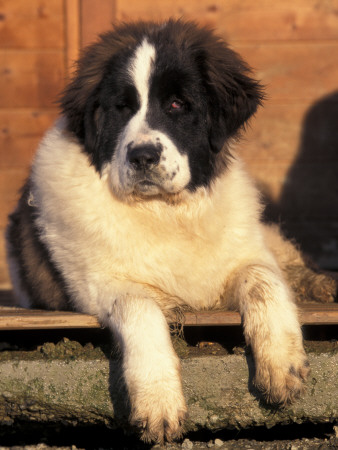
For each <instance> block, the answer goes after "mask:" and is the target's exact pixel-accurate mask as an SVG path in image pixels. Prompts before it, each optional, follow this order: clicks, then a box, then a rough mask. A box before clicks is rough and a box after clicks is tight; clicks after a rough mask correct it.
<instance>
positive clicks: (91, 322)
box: [0, 303, 338, 330]
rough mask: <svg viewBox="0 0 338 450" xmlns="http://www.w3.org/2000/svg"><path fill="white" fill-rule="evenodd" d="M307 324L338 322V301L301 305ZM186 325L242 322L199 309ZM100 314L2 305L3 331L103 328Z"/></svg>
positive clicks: (229, 314) (229, 315) (235, 316)
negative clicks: (99, 317)
mask: <svg viewBox="0 0 338 450" xmlns="http://www.w3.org/2000/svg"><path fill="white" fill-rule="evenodd" d="M299 310H300V321H301V323H302V324H303V325H334V324H338V303H330V304H313V303H311V304H310V303H308V304H303V305H300V307H299ZM184 318H185V320H184V325H185V326H234V325H240V324H241V317H240V315H239V313H237V312H233V311H198V312H194V313H191V312H187V313H185V315H184ZM100 327H101V325H100V324H99V322H98V321H97V319H96V317H94V316H90V315H88V314H80V313H76V312H63V311H44V310H31V309H24V308H13V307H7V306H3V307H0V330H41V329H60V328H61V329H62V328H68V329H69V328H100Z"/></svg>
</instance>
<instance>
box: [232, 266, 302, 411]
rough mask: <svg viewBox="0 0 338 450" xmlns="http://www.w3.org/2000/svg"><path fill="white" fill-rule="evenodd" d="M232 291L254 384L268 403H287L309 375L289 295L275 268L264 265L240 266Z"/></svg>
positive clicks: (296, 319)
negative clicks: (250, 358)
mask: <svg viewBox="0 0 338 450" xmlns="http://www.w3.org/2000/svg"><path fill="white" fill-rule="evenodd" d="M233 287H234V291H233V294H234V295H235V297H236V301H237V302H238V307H239V310H240V313H241V315H242V319H243V325H244V334H245V339H246V342H247V344H248V345H250V346H251V349H252V351H253V355H254V359H255V378H254V384H255V385H256V387H257V388H258V389H259V390H260V391H262V392H263V393H264V395H265V398H266V400H267V401H268V402H269V403H277V404H283V405H284V404H287V403H289V402H291V401H293V400H294V399H295V398H297V397H298V396H299V395H300V393H301V392H302V390H303V385H304V383H303V382H304V380H305V379H306V377H307V375H308V373H309V368H308V363H307V359H306V355H305V352H304V348H303V342H302V333H301V329H300V325H299V322H298V317H297V309H296V305H295V304H294V302H293V299H292V294H291V292H290V290H289V289H288V287H287V286H286V284H285V282H284V280H283V278H282V276H281V274H280V273H279V271H278V269H277V268H271V267H268V266H265V265H264V264H262V265H260V264H253V265H249V266H246V267H244V268H242V269H241V270H240V271H238V272H237V274H236V276H235V279H234V285H233Z"/></svg>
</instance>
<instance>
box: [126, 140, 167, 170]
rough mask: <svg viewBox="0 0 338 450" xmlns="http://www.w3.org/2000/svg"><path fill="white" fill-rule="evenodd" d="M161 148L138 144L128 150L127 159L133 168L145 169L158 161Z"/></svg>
mask: <svg viewBox="0 0 338 450" xmlns="http://www.w3.org/2000/svg"><path fill="white" fill-rule="evenodd" d="M160 156H161V149H160V148H158V147H155V146H154V145H150V144H149V145H138V146H137V147H134V148H131V149H129V150H128V153H127V159H128V161H129V163H130V164H131V165H132V166H133V167H134V169H135V170H147V169H151V168H152V167H154V166H156V165H157V164H158V163H159V161H160Z"/></svg>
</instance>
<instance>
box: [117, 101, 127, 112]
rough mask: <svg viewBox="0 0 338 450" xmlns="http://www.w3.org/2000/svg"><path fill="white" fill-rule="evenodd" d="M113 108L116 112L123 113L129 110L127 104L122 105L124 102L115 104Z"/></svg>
mask: <svg viewBox="0 0 338 450" xmlns="http://www.w3.org/2000/svg"><path fill="white" fill-rule="evenodd" d="M115 107H116V109H117V110H118V111H125V110H128V109H131V107H130V105H128V104H127V103H124V102H120V103H117V104H116V105H115Z"/></svg>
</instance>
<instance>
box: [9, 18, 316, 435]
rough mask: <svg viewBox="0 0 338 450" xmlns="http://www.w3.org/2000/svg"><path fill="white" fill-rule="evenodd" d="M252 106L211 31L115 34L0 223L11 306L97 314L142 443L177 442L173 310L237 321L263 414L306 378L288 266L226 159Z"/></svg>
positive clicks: (179, 406)
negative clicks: (230, 312) (115, 345)
mask: <svg viewBox="0 0 338 450" xmlns="http://www.w3.org/2000/svg"><path fill="white" fill-rule="evenodd" d="M262 97H263V95H262V89H261V86H260V85H259V83H258V82H257V81H255V80H254V79H253V78H251V73H250V70H249V68H248V66H247V65H246V64H245V63H244V62H243V61H242V60H241V59H240V57H239V56H238V55H237V54H236V53H234V52H233V51H232V50H231V49H229V47H228V46H227V45H226V44H225V43H224V42H222V41H221V40H220V39H219V38H217V37H216V36H215V35H214V34H213V33H211V32H210V31H208V30H206V29H201V28H198V27H197V26H196V25H194V24H192V23H184V22H182V21H173V20H169V21H168V22H166V23H163V24H161V25H158V24H154V23H137V24H130V25H122V26H120V27H118V28H116V29H115V30H114V31H111V32H109V33H106V34H104V35H102V36H101V38H100V40H99V41H98V42H97V43H95V44H94V45H92V46H90V47H89V48H88V49H87V50H86V51H85V52H84V54H83V57H82V58H81V59H80V61H79V64H78V70H77V73H76V75H75V77H74V79H73V81H72V82H71V83H70V85H69V86H68V87H67V89H66V91H65V93H64V95H63V98H62V110H63V115H62V117H61V118H60V120H59V121H58V122H57V123H56V124H55V126H54V127H53V128H52V129H51V130H49V131H48V133H47V134H46V136H45V138H44V139H43V141H42V143H41V145H40V147H39V149H38V152H37V154H36V157H35V160H34V162H33V166H32V170H31V174H30V177H29V179H28V181H27V183H26V185H25V187H24V190H23V195H22V197H21V199H20V201H19V205H18V207H17V209H16V211H15V212H14V213H13V214H12V215H11V217H10V224H9V227H8V230H7V238H8V260H9V266H10V269H11V276H12V281H13V285H14V288H15V291H16V294H17V297H18V299H19V301H20V304H21V305H23V306H27V307H44V308H50V309H53V308H54V309H76V310H79V311H83V312H86V313H90V314H95V315H96V316H97V317H98V318H99V320H100V321H101V323H102V324H103V325H105V326H107V327H109V328H110V329H111V330H112V332H113V333H114V335H115V336H116V338H117V340H118V341H119V343H120V347H121V351H122V354H123V368H124V377H125V382H126V385H127V388H128V392H129V395H130V403H131V409H132V411H131V420H132V422H134V423H135V422H136V423H138V424H140V426H141V429H142V437H143V439H145V440H154V441H159V442H161V441H162V440H163V439H169V440H170V439H172V438H174V437H177V436H179V435H180V434H181V430H182V423H183V421H184V418H185V416H186V412H187V407H186V404H185V401H184V397H183V394H182V386H181V379H180V365H179V360H178V358H177V356H176V354H175V352H174V350H173V347H172V344H171V340H170V335H169V331H168V326H167V321H166V314H167V313H169V312H170V311H172V310H173V309H177V308H183V307H190V308H192V309H196V310H197V309H211V308H232V309H237V310H239V311H240V313H241V315H242V318H243V324H244V332H245V338H246V341H247V343H248V344H249V345H250V346H251V348H252V350H253V354H254V357H255V363H256V374H255V384H256V386H257V387H258V388H259V389H260V390H261V391H262V392H263V393H264V395H265V397H266V399H267V401H269V402H275V403H282V404H284V403H287V402H289V401H292V400H293V399H294V398H295V397H297V395H298V394H299V393H300V392H301V391H302V387H303V381H304V380H305V379H306V376H307V374H308V370H309V369H308V364H307V361H306V355H305V353H304V350H303V344H302V335H301V329H300V325H299V322H298V318H297V310H296V306H295V304H294V302H293V295H292V294H291V292H290V289H289V288H288V286H287V284H286V282H285V281H284V276H283V267H282V266H281V264H286V263H287V257H286V256H285V255H286V254H289V255H290V258H294V259H297V258H298V254H297V253H296V250H294V249H293V248H292V247H291V244H289V243H287V242H286V241H284V240H283V239H282V238H281V237H280V235H279V234H278V232H277V231H276V230H272V229H271V228H267V227H266V226H264V225H262V223H261V222H260V213H261V204H260V201H259V195H258V193H257V191H256V189H255V187H254V186H253V184H252V182H251V180H250V178H249V177H248V175H247V174H246V172H245V170H244V168H243V164H242V162H241V161H240V159H239V158H238V156H237V155H236V151H235V149H234V143H235V141H236V138H237V137H238V135H239V133H240V131H241V129H242V128H243V126H244V125H245V123H246V122H247V121H248V119H249V118H250V117H251V116H252V115H253V114H254V113H255V111H256V109H257V107H258V105H259V104H260V103H261V101H262ZM284 247H285V252H284ZM280 255H283V257H280ZM299 261H300V258H299Z"/></svg>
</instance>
